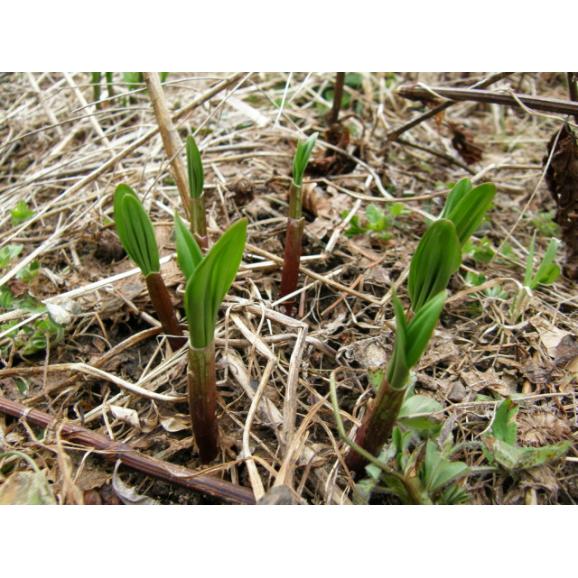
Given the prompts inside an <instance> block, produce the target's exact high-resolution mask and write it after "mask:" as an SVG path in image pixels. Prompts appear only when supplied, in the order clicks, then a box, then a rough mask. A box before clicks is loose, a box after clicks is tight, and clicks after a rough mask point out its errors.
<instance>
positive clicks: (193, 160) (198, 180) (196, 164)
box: [186, 135, 205, 198]
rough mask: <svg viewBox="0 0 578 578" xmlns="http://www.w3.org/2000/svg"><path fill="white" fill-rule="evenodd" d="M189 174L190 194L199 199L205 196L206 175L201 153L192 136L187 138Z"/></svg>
mask: <svg viewBox="0 0 578 578" xmlns="http://www.w3.org/2000/svg"><path fill="white" fill-rule="evenodd" d="M186 148H187V172H188V175H189V194H190V195H191V197H194V198H198V197H201V196H202V195H203V187H204V184H205V173H204V170H203V162H202V160H201V153H200V152H199V148H198V147H197V143H196V142H195V139H194V138H193V136H192V135H189V136H188V137H187V147H186Z"/></svg>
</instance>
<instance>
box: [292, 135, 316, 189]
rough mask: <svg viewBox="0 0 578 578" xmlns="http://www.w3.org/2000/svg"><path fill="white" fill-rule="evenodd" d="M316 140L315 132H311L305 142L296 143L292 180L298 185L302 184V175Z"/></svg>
mask: <svg viewBox="0 0 578 578" xmlns="http://www.w3.org/2000/svg"><path fill="white" fill-rule="evenodd" d="M316 141H317V133H315V134H312V135H311V136H310V137H309V138H308V139H307V140H306V141H305V142H300V143H299V144H298V145H297V150H296V151H295V158H294V159H293V182H294V183H295V185H296V186H298V187H300V186H301V185H302V184H303V175H304V174H305V169H306V167H307V163H308V162H309V157H310V156H311V151H312V150H313V147H314V146H315V142H316Z"/></svg>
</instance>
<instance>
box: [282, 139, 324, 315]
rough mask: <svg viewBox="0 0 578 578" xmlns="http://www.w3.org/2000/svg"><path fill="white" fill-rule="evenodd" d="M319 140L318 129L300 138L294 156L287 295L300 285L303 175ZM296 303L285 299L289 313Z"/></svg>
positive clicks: (285, 273)
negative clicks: (305, 138) (303, 138)
mask: <svg viewBox="0 0 578 578" xmlns="http://www.w3.org/2000/svg"><path fill="white" fill-rule="evenodd" d="M316 141H317V133H315V134H313V135H311V136H310V137H309V138H308V139H307V140H306V141H305V142H300V143H299V144H298V145H297V150H296V152H295V158H294V160H293V179H292V181H291V189H290V191H289V215H288V219H287V232H286V235H285V252H284V260H283V273H282V275H281V291H280V295H281V297H285V296H286V295H289V294H290V293H293V292H294V291H295V290H296V289H297V281H298V278H299V261H300V259H301V250H302V243H303V227H304V225H305V221H304V218H303V199H302V187H303V176H304V174H305V169H306V168H307V164H308V163H309V157H310V156H311V152H312V151H313V147H314V146H315V142H316ZM294 307H295V300H291V301H286V302H285V309H286V311H287V313H288V314H289V315H291V314H292V313H293V310H294Z"/></svg>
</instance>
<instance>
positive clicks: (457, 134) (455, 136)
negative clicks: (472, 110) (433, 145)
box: [448, 122, 482, 165]
mask: <svg viewBox="0 0 578 578" xmlns="http://www.w3.org/2000/svg"><path fill="white" fill-rule="evenodd" d="M448 126H449V128H450V131H451V133H452V146H453V147H454V148H455V149H456V151H458V153H459V154H460V156H461V157H462V158H463V159H464V161H466V163H468V165H473V164H476V163H479V162H480V161H481V160H482V149H481V147H479V146H478V145H477V144H475V143H474V137H473V135H472V134H471V132H470V131H467V130H466V129H464V128H463V127H461V126H459V125H457V124H455V123H453V122H448Z"/></svg>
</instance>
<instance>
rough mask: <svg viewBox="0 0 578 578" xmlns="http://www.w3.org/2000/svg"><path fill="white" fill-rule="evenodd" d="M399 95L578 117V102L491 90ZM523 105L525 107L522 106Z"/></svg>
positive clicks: (418, 89)
mask: <svg viewBox="0 0 578 578" xmlns="http://www.w3.org/2000/svg"><path fill="white" fill-rule="evenodd" d="M397 94H399V95H400V96H402V97H403V98H407V99H409V100H426V101H430V100H435V99H436V96H437V97H441V98H447V99H449V100H450V101H474V102H486V103H492V104H501V105H504V106H513V107H516V108H524V106H525V107H527V108H529V109H533V110H536V111H542V112H551V113H557V114H572V115H578V102H571V101H569V100H561V99H558V98H547V97H545V96H531V95H527V94H514V93H512V94H505V93H500V92H492V91H491V90H478V89H473V88H443V87H438V86H432V87H424V86H402V87H400V88H399V89H398V91H397ZM522 105H523V106H522Z"/></svg>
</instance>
